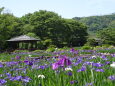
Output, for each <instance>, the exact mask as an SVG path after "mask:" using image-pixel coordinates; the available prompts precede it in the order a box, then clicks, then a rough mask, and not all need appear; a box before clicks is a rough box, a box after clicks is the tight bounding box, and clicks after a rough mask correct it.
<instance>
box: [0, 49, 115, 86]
mask: <svg viewBox="0 0 115 86" xmlns="http://www.w3.org/2000/svg"><path fill="white" fill-rule="evenodd" d="M0 86H115V48H104V49H95V50H78V49H74V48H72V49H68V50H56V51H54V52H46V51H43V52H36V53H35V52H33V53H32V52H20V53H11V54H8V53H1V54H0Z"/></svg>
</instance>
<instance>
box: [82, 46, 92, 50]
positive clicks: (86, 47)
mask: <svg viewBox="0 0 115 86" xmlns="http://www.w3.org/2000/svg"><path fill="white" fill-rule="evenodd" d="M81 49H82V50H90V49H92V47H91V46H83V47H82V48H81Z"/></svg>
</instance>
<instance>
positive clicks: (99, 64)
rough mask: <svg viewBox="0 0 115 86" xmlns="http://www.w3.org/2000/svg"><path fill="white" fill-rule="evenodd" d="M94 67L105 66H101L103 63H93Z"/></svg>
mask: <svg viewBox="0 0 115 86" xmlns="http://www.w3.org/2000/svg"><path fill="white" fill-rule="evenodd" d="M92 66H96V67H102V66H104V64H101V63H92Z"/></svg>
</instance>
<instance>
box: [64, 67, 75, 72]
mask: <svg viewBox="0 0 115 86" xmlns="http://www.w3.org/2000/svg"><path fill="white" fill-rule="evenodd" d="M65 71H73V69H72V68H70V67H68V68H65Z"/></svg>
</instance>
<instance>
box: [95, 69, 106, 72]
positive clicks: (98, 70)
mask: <svg viewBox="0 0 115 86" xmlns="http://www.w3.org/2000/svg"><path fill="white" fill-rule="evenodd" d="M95 71H96V72H104V70H103V69H95Z"/></svg>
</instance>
